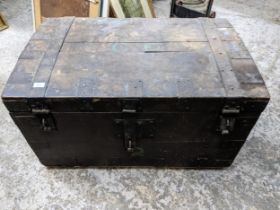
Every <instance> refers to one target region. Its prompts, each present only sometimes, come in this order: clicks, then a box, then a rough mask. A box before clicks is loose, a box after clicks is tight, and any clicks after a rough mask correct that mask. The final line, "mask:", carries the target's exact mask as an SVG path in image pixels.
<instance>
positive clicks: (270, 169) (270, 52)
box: [0, 0, 280, 210]
mask: <svg viewBox="0 0 280 210" xmlns="http://www.w3.org/2000/svg"><path fill="white" fill-rule="evenodd" d="M159 2H162V1H159ZM227 2H229V1H226V0H217V1H216V11H217V12H218V16H219V17H227V18H228V19H229V21H230V22H231V23H232V24H233V26H234V27H235V28H236V30H237V32H238V33H239V34H240V36H241V38H242V39H243V40H244V42H245V45H246V46H247V47H248V49H249V51H250V52H251V54H252V56H253V58H254V59H255V61H256V63H257V65H258V67H259V69H260V72H261V73H262V75H263V77H264V79H265V81H266V84H267V86H268V88H269V91H270V94H271V96H272V99H271V102H270V104H269V107H268V108H267V110H266V111H265V112H264V113H263V115H262V117H261V120H260V121H259V123H258V124H257V125H256V127H255V129H254V130H253V132H252V133H251V135H250V137H249V139H248V141H247V143H246V144H245V146H244V147H243V149H242V150H241V152H240V154H239V155H238V157H237V159H236V160H235V162H234V164H233V166H232V167H230V168H228V169H225V170H203V171H198V170H170V169H160V170H156V169H49V170H48V169H47V168H45V167H44V166H42V165H41V164H40V163H39V161H38V160H37V158H36V156H35V155H34V153H33V152H32V151H31V149H30V147H29V146H28V145H27V143H26V142H25V140H24V138H23V137H22V135H21V134H20V132H19V131H18V129H17V128H16V127H15V125H14V124H13V122H12V120H11V118H10V117H9V115H8V113H7V111H6V109H5V108H4V106H3V104H2V103H1V104H0V113H1V118H0V163H1V164H0V206H1V207H0V208H1V209H4V210H6V209H7V210H8V209H9V210H10V209H17V210H20V209H28V210H30V209H84V210H90V209H121V210H122V209H172V210H173V209H213V210H214V209H229V210H231V209H250V210H255V209H270V210H274V209H280V150H279V148H280V141H279V136H280V129H279V126H280V96H279V92H280V80H279V78H280V57H279V54H280V37H279V33H280V26H279V25H278V24H277V18H279V14H280V12H279V7H278V13H275V12H274V11H275V9H276V10H277V5H278V6H279V3H278V0H274V1H273V0H269V1H266V2H270V3H271V4H270V5H269V7H268V6H267V7H262V5H263V3H264V1H263V0H257V1H255V0H254V1H253V0H252V1H248V2H247V3H244V1H242V2H243V4H244V5H243V6H242V8H241V7H240V5H241V3H240V2H241V1H239V0H234V1H231V2H230V3H228V4H227ZM161 4H162V5H168V4H164V3H161ZM266 4H267V3H266ZM273 5H275V6H274V7H273V8H272V9H271V10H269V8H271V7H272V6H273ZM30 6H31V5H30V4H29V1H28V2H27V1H24V0H9V1H8V0H0V10H1V11H4V15H5V16H6V17H7V19H8V23H9V25H10V28H9V29H8V30H5V31H3V32H0V90H1V91H2V89H3V87H4V83H5V82H6V80H7V79H8V76H9V74H10V72H11V71H12V69H13V66H14V65H15V63H16V61H17V58H18V56H19V54H20V52H21V50H22V49H23V47H24V45H25V44H26V43H27V41H28V39H29V37H30V36H31V33H32V25H31V24H30V23H31V7H30ZM244 8H245V9H244ZM246 8H247V10H246ZM232 9H234V10H235V12H233V11H232ZM236 11H239V12H236ZM263 11H265V12H266V13H265V14H264V12H263ZM269 11H271V13H267V12H269ZM277 15H278V16H277ZM270 16H272V17H270Z"/></svg>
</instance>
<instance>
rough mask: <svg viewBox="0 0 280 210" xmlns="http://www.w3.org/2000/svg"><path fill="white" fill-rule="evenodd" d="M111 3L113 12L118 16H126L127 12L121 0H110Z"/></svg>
mask: <svg viewBox="0 0 280 210" xmlns="http://www.w3.org/2000/svg"><path fill="white" fill-rule="evenodd" d="M110 4H111V7H112V9H113V13H114V15H115V16H116V17H117V18H125V14H124V12H123V9H122V6H121V4H120V1H119V0H110Z"/></svg>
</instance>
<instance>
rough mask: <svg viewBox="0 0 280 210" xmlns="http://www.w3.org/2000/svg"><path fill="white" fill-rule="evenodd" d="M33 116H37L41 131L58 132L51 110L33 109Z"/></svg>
mask: <svg viewBox="0 0 280 210" xmlns="http://www.w3.org/2000/svg"><path fill="white" fill-rule="evenodd" d="M32 114H33V115H35V116H36V117H37V118H38V119H39V121H40V125H41V129H42V130H43V131H45V132H49V131H52V130H56V123H55V120H54V117H53V115H52V114H51V111H50V110H49V109H36V108H35V109H32Z"/></svg>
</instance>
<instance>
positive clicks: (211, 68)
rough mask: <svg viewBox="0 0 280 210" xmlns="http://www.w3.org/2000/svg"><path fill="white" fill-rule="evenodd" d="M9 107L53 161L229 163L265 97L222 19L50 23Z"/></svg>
mask: <svg viewBox="0 0 280 210" xmlns="http://www.w3.org/2000/svg"><path fill="white" fill-rule="evenodd" d="M2 98H3V101H4V103H5V105H6V107H7V108H8V110H9V111H10V113H11V116H12V118H13V120H14V121H15V123H16V124H17V126H18V127H19V128H20V130H21V131H22V133H23V135H24V136H25V138H26V140H27V141H28V143H29V144H30V146H31V147H32V149H33V150H34V152H35V153H36V155H37V156H38V157H39V159H40V161H41V162H42V163H43V164H44V165H47V166H167V167H191V168H199V167H202V168H212V167H214V168H219V167H226V166H229V165H230V164H231V163H232V161H233V160H234V158H235V157H236V155H237V154H238V152H239V150H240V148H241V147H242V145H243V144H244V142H245V140H246V138H247V136H248V135H249V133H250V131H251V129H252V128H253V126H254V125H255V123H256V121H257V120H258V118H259V116H260V114H261V112H262V111H263V110H264V109H265V107H266V105H267V103H268V101H269V94H268V92H267V89H266V87H265V84H264V82H263V80H262V77H261V75H260V74H259V72H258V70H257V67H256V65H255V64H254V62H253V60H252V58H251V56H250V54H249V53H248V51H247V50H246V48H245V47H244V45H243V43H242V41H241V40H240V38H239V37H238V35H237V34H236V32H235V31H234V29H233V28H232V27H231V25H230V24H229V23H228V22H227V21H225V20H221V19H216V20H209V19H196V20H189V19H82V18H76V19H74V18H61V19H50V20H48V21H46V22H45V23H44V24H43V25H42V27H41V29H40V30H39V31H38V32H37V33H35V34H34V36H33V38H32V39H31V40H30V42H29V44H28V45H27V46H26V48H25V50H24V52H23V53H22V55H21V56H20V59H19V61H18V64H17V66H16V68H15V70H14V72H13V73H12V75H11V77H10V79H9V81H8V83H7V85H6V88H5V90H4V93H3V96H2Z"/></svg>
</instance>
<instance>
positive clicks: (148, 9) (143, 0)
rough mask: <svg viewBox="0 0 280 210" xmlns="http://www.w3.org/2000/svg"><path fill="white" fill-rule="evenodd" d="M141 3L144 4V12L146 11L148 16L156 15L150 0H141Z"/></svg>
mask: <svg viewBox="0 0 280 210" xmlns="http://www.w3.org/2000/svg"><path fill="white" fill-rule="evenodd" d="M140 3H141V5H142V8H143V12H144V14H145V17H146V18H153V17H155V16H154V14H153V12H152V7H151V4H149V2H148V0H140Z"/></svg>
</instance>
